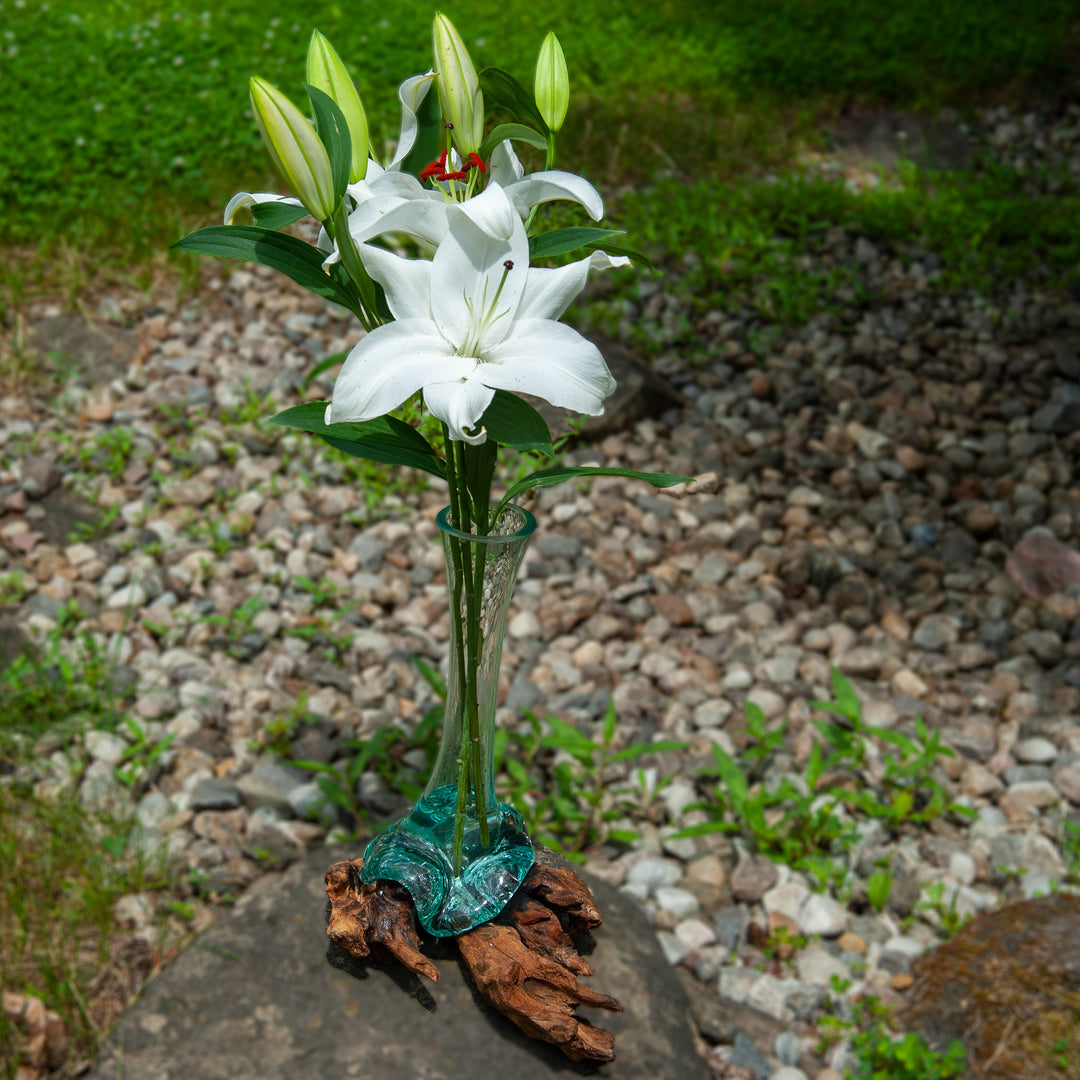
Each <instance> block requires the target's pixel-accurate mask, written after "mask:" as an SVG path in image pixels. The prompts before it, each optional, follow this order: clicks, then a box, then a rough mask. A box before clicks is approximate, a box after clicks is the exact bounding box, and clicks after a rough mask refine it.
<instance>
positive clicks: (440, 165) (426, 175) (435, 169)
mask: <svg viewBox="0 0 1080 1080" xmlns="http://www.w3.org/2000/svg"><path fill="white" fill-rule="evenodd" d="M445 168H446V151H445V150H444V151H443V152H442V153H441V154H440V155H439V156H438V157H437V158H436V159H435V160H434V161H433V162H432V163H431V164H430V165H425V166H424V167H423V168H422V169H421V170H420V174H419V175H420V179H421V180H422V181H423V180H430V179H431V178H432V177H433V176H434V177H435V179H436V180H442V179H443V178H442V177H441V176H439V175H438V174H439V173H441V172H442V171H443V170H444V169H445Z"/></svg>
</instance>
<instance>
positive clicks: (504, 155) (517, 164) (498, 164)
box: [489, 139, 525, 188]
mask: <svg viewBox="0 0 1080 1080" xmlns="http://www.w3.org/2000/svg"><path fill="white" fill-rule="evenodd" d="M489 168H490V170H491V179H492V180H494V181H495V183H496V184H501V185H502V186H503V187H504V188H505V187H509V186H510V185H511V184H513V183H516V182H517V181H518V180H520V179H521V178H522V177H523V176H524V175H525V167H524V166H523V165H522V164H521V160H520V159H519V158H518V156H517V154H515V153H514V146H513V143H511V142H510V140H509V139H503V141H502V142H501V143H499V145H498V146H496V147H495V149H494V150H492V151H491V164H490V165H489Z"/></svg>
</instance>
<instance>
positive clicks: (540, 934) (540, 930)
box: [326, 859, 622, 1061]
mask: <svg viewBox="0 0 1080 1080" xmlns="http://www.w3.org/2000/svg"><path fill="white" fill-rule="evenodd" d="M362 865H363V860H362V859H353V860H352V861H351V862H339V863H334V865H333V866H331V867H330V869H329V870H327V872H326V893H327V896H329V898H330V921H329V924H328V925H327V928H326V933H327V935H328V936H329V938H330V940H331V941H332V942H333V943H334V944H335V945H338V946H340V947H341V948H342V949H344V950H345V951H346V952H348V953H350V954H351V955H352V956H355V957H356V958H357V959H361V960H363V959H366V958H368V957H373V958H375V959H377V960H393V961H396V962H397V963H400V964H401V965H402V966H404V967H405V968H406V969H407V970H409V971H412V972H415V973H417V974H420V975H425V976H427V978H429V979H431V980H432V981H433V982H437V981H438V979H439V972H438V970H437V969H436V967H435V965H434V964H432V962H431V961H430V960H429V959H428V958H427V957H426V956H424V954H423V952H422V951H421V948H422V941H421V936H420V932H419V930H418V929H417V926H416V916H415V912H414V910H413V906H412V900H411V898H410V897H409V894H408V893H407V892H406V891H405V890H404V889H402V888H401V887H400V886H398V885H395V884H393V883H392V882H386V881H382V882H379V883H378V884H376V885H370V884H364V883H363V882H361V880H360V867H361V866H362ZM599 925H600V912H599V911H598V910H597V909H596V905H595V904H594V903H593V899H592V894H591V893H590V892H589V889H588V887H587V886H586V885H585V883H584V882H583V881H582V880H581V879H580V878H579V877H578V876H577V874H575V873H574V872H573V871H572V870H567V869H562V868H559V867H551V866H540V865H539V864H537V865H536V866H534V867H533V868H532V870H530V871H529V875H528V877H527V878H526V879H525V882H524V884H523V885H522V886H521V888H520V889H519V890H518V892H517V894H516V895H515V896H514V898H513V900H511V901H510V903H509V904H508V905H507V906H506V908H505V909H504V910H503V911H502V913H501V914H500V915H498V917H497V918H495V919H494V920H492V921H491V922H489V923H484V924H483V925H482V926H478V927H476V929H475V930H470V931H468V932H467V933H465V934H461V935H459V936H458V937H456V938H453V939H452V940H454V941H456V942H457V946H458V951H459V953H460V954H461V958H462V960H464V962H465V965H466V967H468V969H469V973H470V974H471V975H472V978H473V981H474V982H475V983H476V988H477V990H478V991H479V992H480V994H481V995H482V996H483V997H484V998H485V999H486V1000H487V1001H488V1002H489V1003H490V1004H491V1005H492V1006H493V1007H494V1008H496V1009H498V1011H499V1012H501V1013H502V1014H503V1015H504V1016H506V1017H508V1018H509V1019H510V1020H512V1021H513V1022H514V1023H515V1024H516V1025H517V1026H518V1027H519V1028H520V1029H521V1030H522V1031H523V1032H525V1034H526V1035H528V1036H529V1037H530V1038H534V1039H542V1040H543V1041H544V1042H549V1043H552V1044H553V1045H555V1046H557V1047H558V1048H559V1049H560V1050H562V1052H563V1053H564V1054H566V1056H567V1057H569V1058H571V1059H572V1060H574V1061H586V1060H588V1061H612V1060H613V1059H614V1057H615V1050H614V1045H615V1038H614V1036H613V1035H612V1034H611V1033H610V1032H609V1031H604V1030H603V1029H602V1028H598V1027H595V1026H594V1025H592V1024H590V1023H589V1021H588V1020H585V1019H583V1018H582V1017H579V1016H576V1015H575V1013H574V1010H575V1008H576V1007H577V1006H578V1005H588V1006H592V1007H594V1008H600V1009H608V1010H610V1011H612V1012H621V1011H622V1005H621V1004H620V1003H619V1002H618V1001H616V1000H615V998H613V997H608V995H607V994H601V993H599V992H598V991H596V990H591V989H589V988H588V987H585V986H582V985H581V983H580V982H579V981H578V976H587V975H592V974H593V969H592V967H591V966H590V964H589V963H588V961H587V960H586V959H585V958H584V957H582V956H581V955H580V954H579V953H578V951H577V947H576V946H575V944H574V939H573V937H572V936H571V935H572V934H574V933H576V932H578V931H582V930H590V929H592V928H593V927H595V926H599Z"/></svg>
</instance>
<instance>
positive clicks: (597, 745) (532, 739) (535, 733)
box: [495, 701, 686, 859]
mask: <svg viewBox="0 0 1080 1080" xmlns="http://www.w3.org/2000/svg"><path fill="white" fill-rule="evenodd" d="M525 717H526V720H527V721H528V724H529V730H528V731H527V732H526V733H525V734H520V733H514V734H508V733H507V732H505V731H501V730H500V731H497V732H496V752H495V763H496V769H497V770H500V769H501V770H502V771H503V774H504V777H503V779H502V785H503V788H504V792H505V797H506V798H507V799H508V800H509V802H510V803H512V805H513V806H514V807H515V808H516V809H517V810H518V811H519V813H520V814H521V815H522V817H523V818H524V820H525V824H526V826H527V827H528V829H529V832H530V833H531V834H532V835H533V836H534V837H535V838H536V839H537V840H539V841H540V842H541V843H544V844H547V845H548V846H550V847H552V848H554V849H555V850H556V851H559V852H561V853H562V854H563V855H565V856H566V857H567V858H571V859H582V858H584V855H583V852H584V851H585V849H586V848H587V847H589V846H590V845H593V844H598V843H603V842H604V841H615V842H629V841H631V840H634V839H636V838H637V834H636V833H634V832H630V831H627V830H620V829H616V828H614V827H613V825H612V823H613V822H615V821H617V820H618V819H620V818H623V817H625V816H626V814H627V811H628V810H632V809H633V808H634V806H635V805H638V806H640V804H639V803H637V800H636V799H635V798H634V792H633V787H632V786H623V787H621V788H618V789H615V790H609V787H608V785H609V782H610V770H611V766H614V765H616V764H618V763H620V762H631V761H637V760H639V759H640V758H642V757H643V756H644V755H646V754H652V753H661V752H663V751H666V750H681V749H684V748H685V745H686V744H685V743H682V742H677V741H673V740H662V741H660V742H637V743H631V744H630V745H629V746H625V747H623V748H622V749H621V750H617V749H615V735H616V728H617V716H616V712H615V704H614V702H613V701H612V702H609V703H608V707H607V711H606V713H605V714H604V719H603V723H602V725H601V733H600V741H599V742H597V741H596V740H595V739H590V738H589V736H588V735H586V734H585V733H584V732H582V731H580V730H579V729H578V728H576V727H575V726H574V725H573V724H571V723H569V722H568V721H566V720H563V719H562V718H561V717H558V716H548V717H546V718H545V719H544V721H541V720H540V719H539V718H538V717H537V716H535V715H534V714H533V713H529V712H527V713H526V714H525ZM511 744H514V745H515V749H516V751H517V752H516V753H510V752H508V751H509V749H510V746H511ZM558 752H562V754H564V755H566V757H567V758H569V759H570V760H562V761H559V760H557V759H556V758H557V753H558ZM644 786H645V785H642V784H639V785H638V787H639V789H641V788H644Z"/></svg>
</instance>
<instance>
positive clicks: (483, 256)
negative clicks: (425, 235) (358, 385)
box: [431, 184, 529, 352]
mask: <svg viewBox="0 0 1080 1080" xmlns="http://www.w3.org/2000/svg"><path fill="white" fill-rule="evenodd" d="M449 221H450V227H449V229H448V230H447V233H446V235H445V236H444V237H443V239H442V242H441V243H440V244H439V247H438V250H437V251H436V252H435V257H434V259H433V260H432V264H431V265H432V273H431V312H432V315H433V317H434V319H435V322H436V323H437V324H438V327H439V329H440V330H441V331H442V333H443V334H444V335H445V336H446V338H447V339H448V340H449V341H452V342H453V343H454V345H455V346H457V347H458V349H459V350H461V351H465V352H475V351H476V350H477V349H478V348H480V346H481V342H496V341H501V340H502V339H503V338H504V337H505V336H506V335H507V334H508V333H509V332H510V326H511V323H512V322H513V320H514V315H515V312H516V311H517V305H518V301H519V299H520V297H521V291H522V289H523V288H524V284H525V279H526V276H527V272H528V267H529V238H528V237H527V236H526V235H525V227H524V226H523V225H522V223H521V220H520V218H518V216H517V215H516V214H515V213H514V211H513V208H512V207H511V206H510V203H509V200H508V199H507V197H506V195H505V193H504V192H503V189H502V188H500V187H499V186H498V185H497V184H492V185H491V186H490V187H488V188H486V189H485V190H484V191H483V192H482V193H481V194H479V195H476V196H474V197H473V198H471V199H469V201H468V202H466V203H462V204H459V205H456V206H451V207H450V211H449ZM507 263H510V264H511V267H510V268H507V265H506V264H507ZM500 287H501V288H500ZM496 295H497V296H498V298H499V299H498V302H497V304H496V301H495V297H496Z"/></svg>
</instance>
